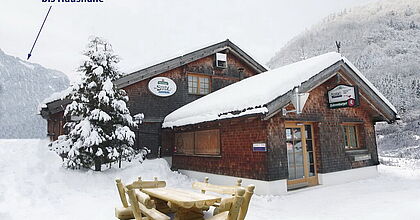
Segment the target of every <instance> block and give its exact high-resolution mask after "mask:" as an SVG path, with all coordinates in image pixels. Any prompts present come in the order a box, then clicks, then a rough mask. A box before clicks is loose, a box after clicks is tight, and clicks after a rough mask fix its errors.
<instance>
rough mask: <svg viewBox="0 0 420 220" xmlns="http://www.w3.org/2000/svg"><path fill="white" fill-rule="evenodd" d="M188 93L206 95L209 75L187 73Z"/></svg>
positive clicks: (208, 91) (208, 89)
mask: <svg viewBox="0 0 420 220" xmlns="http://www.w3.org/2000/svg"><path fill="white" fill-rule="evenodd" d="M188 93H190V94H199V95H206V94H209V93H210V77H208V76H197V75H188Z"/></svg>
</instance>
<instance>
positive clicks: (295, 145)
mask: <svg viewBox="0 0 420 220" xmlns="http://www.w3.org/2000/svg"><path fill="white" fill-rule="evenodd" d="M314 143H315V141H314V135H313V126H312V124H310V123H286V147H287V164H288V172H289V176H288V180H287V187H288V189H296V188H301V187H305V186H313V185H316V184H318V176H317V173H316V161H315V153H314V152H315V151H314V150H315V146H314Z"/></svg>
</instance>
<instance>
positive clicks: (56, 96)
mask: <svg viewBox="0 0 420 220" xmlns="http://www.w3.org/2000/svg"><path fill="white" fill-rule="evenodd" d="M71 91H72V87H71V86H70V87H68V88H67V89H64V90H62V91H59V92H55V93H53V94H51V95H50V96H49V97H47V98H45V99H44V100H43V101H42V102H41V103H40V105H39V107H38V109H39V110H41V109H42V108H46V107H47V104H48V103H51V102H54V101H57V100H62V99H64V98H66V96H68V95H69V94H70V92H71Z"/></svg>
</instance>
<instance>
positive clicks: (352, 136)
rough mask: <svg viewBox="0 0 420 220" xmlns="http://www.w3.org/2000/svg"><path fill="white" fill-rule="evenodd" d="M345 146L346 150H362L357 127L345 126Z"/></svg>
mask: <svg viewBox="0 0 420 220" xmlns="http://www.w3.org/2000/svg"><path fill="white" fill-rule="evenodd" d="M343 133H344V146H345V148H346V149H357V148H360V144H359V135H358V134H359V131H358V126H357V125H343Z"/></svg>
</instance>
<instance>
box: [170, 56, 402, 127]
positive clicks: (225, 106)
mask: <svg viewBox="0 0 420 220" xmlns="http://www.w3.org/2000/svg"><path fill="white" fill-rule="evenodd" d="M339 61H343V62H345V63H346V64H347V65H348V66H350V68H352V69H353V70H354V72H355V73H356V74H357V75H358V76H359V77H360V78H361V79H362V80H363V81H364V82H365V83H366V84H367V85H368V86H369V87H370V88H371V89H372V90H373V91H374V92H375V93H376V94H377V95H378V96H379V97H380V99H382V100H383V101H384V102H385V103H386V105H388V106H389V108H391V109H392V111H394V112H395V114H397V111H396V109H395V107H394V106H393V105H392V104H391V103H390V102H389V101H388V100H387V99H386V98H385V97H384V96H383V95H382V94H381V93H380V92H379V91H378V90H377V89H376V88H375V87H374V86H373V85H372V83H370V82H369V81H368V80H367V79H366V77H364V76H363V75H362V74H361V73H360V71H359V70H357V68H356V67H355V66H354V65H353V64H352V63H351V62H350V61H348V60H347V59H346V58H345V57H343V56H342V55H341V54H339V53H336V52H330V53H326V54H323V55H320V56H316V57H313V58H310V59H306V60H302V61H300V62H296V63H292V64H289V65H286V66H283V67H280V68H277V69H274V70H271V71H267V72H264V73H260V74H258V75H255V76H252V77H249V78H246V79H244V80H242V81H239V82H237V83H234V84H231V85H229V86H227V87H224V88H222V89H220V90H217V91H215V92H213V93H210V94H208V95H206V96H204V97H202V98H200V99H198V100H196V101H194V102H191V103H189V104H187V105H185V106H183V107H181V108H179V109H177V110H175V111H174V112H172V113H170V114H169V115H168V116H166V117H165V119H164V122H163V127H175V126H183V125H188V124H196V123H200V122H205V121H213V120H219V119H224V118H231V117H238V116H243V115H248V114H256V113H267V112H268V109H267V108H266V107H265V106H266V105H267V104H268V103H270V102H271V101H273V100H275V99H276V98H278V97H280V96H282V95H284V94H286V93H287V92H288V91H290V90H292V89H293V88H294V87H296V86H300V85H301V84H302V83H303V82H305V81H307V80H309V79H310V78H311V77H313V76H315V75H317V74H318V73H320V72H322V71H323V70H325V69H327V68H328V67H330V66H332V65H334V64H335V63H337V62H339ZM236 112H239V113H240V114H232V113H236Z"/></svg>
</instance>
